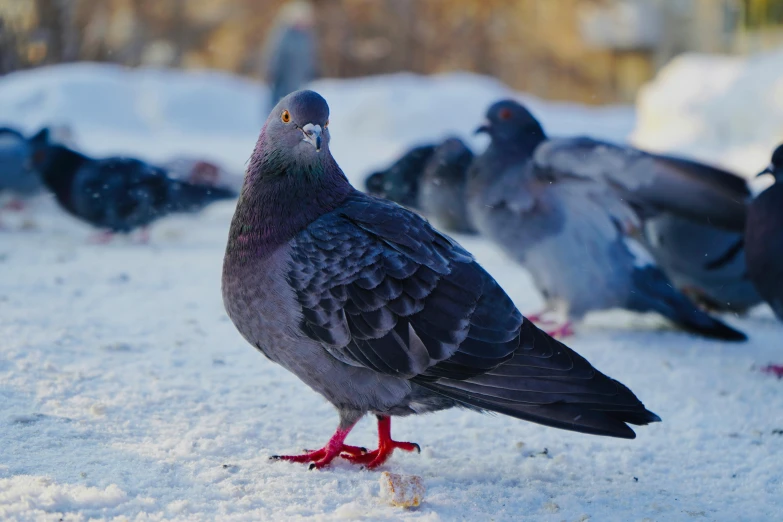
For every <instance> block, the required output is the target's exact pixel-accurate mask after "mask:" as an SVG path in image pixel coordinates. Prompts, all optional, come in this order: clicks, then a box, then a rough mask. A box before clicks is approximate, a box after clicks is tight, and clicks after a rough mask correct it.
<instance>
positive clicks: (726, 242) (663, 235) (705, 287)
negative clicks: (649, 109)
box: [631, 155, 761, 313]
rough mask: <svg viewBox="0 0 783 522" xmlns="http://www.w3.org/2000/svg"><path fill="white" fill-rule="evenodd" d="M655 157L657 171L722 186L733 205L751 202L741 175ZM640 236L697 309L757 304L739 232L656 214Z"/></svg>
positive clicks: (735, 309) (742, 309)
mask: <svg viewBox="0 0 783 522" xmlns="http://www.w3.org/2000/svg"><path fill="white" fill-rule="evenodd" d="M654 157H655V159H656V162H657V164H658V165H661V168H666V169H668V170H670V171H672V172H679V173H680V174H681V175H682V176H694V177H701V178H702V179H703V180H704V181H705V182H707V183H711V184H718V185H720V186H722V187H723V190H724V191H725V192H726V194H727V195H729V197H732V198H733V199H734V200H735V201H738V202H745V201H748V200H749V199H750V189H749V188H748V184H747V182H746V181H745V179H744V178H742V177H740V176H737V175H735V174H732V173H730V172H727V171H725V170H722V169H719V168H716V167H713V166H710V165H705V164H703V163H698V162H695V161H692V160H688V159H685V158H678V157H674V156H663V155H655V156H654ZM631 173H633V169H631ZM640 174H641V175H644V173H643V172H640ZM732 194H733V195H732ZM644 236H645V239H646V240H647V243H646V244H647V246H648V248H649V249H650V253H651V254H652V255H653V257H655V260H656V261H657V262H658V264H659V265H660V267H661V268H662V269H663V270H664V272H666V274H667V275H668V276H669V277H670V278H671V280H672V283H674V285H675V286H676V287H677V288H678V289H680V290H681V291H682V292H683V293H685V294H686V295H687V296H688V297H690V298H691V299H693V300H694V301H696V302H697V303H699V304H700V305H702V307H704V308H707V309H711V310H719V311H729V312H735V313H745V312H746V311H747V310H748V309H749V308H751V307H753V306H755V305H757V304H759V303H760V302H761V296H760V295H759V294H758V292H757V291H756V289H755V287H754V286H753V283H752V282H751V281H750V278H749V276H748V270H747V266H746V264H745V243H744V229H743V230H741V231H737V230H736V229H727V228H722V227H717V226H715V225H714V224H713V223H712V222H711V221H710V220H709V219H702V220H695V219H693V218H684V217H680V216H678V215H676V214H672V213H661V214H660V215H658V216H656V217H653V218H650V219H648V220H646V222H645V225H644Z"/></svg>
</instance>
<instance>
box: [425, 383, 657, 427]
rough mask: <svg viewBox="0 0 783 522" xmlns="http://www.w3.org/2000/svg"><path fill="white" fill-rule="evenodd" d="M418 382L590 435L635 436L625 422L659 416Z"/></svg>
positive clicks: (467, 402) (474, 403)
mask: <svg viewBox="0 0 783 522" xmlns="http://www.w3.org/2000/svg"><path fill="white" fill-rule="evenodd" d="M420 384H421V385H422V386H424V387H425V388H429V389H430V391H433V392H435V393H437V394H439V395H443V396H444V397H448V398H450V399H452V400H454V401H456V402H457V403H460V404H462V405H464V406H466V407H469V408H474V409H475V408H479V409H481V410H487V411H493V412H497V413H502V414H504V415H508V416H510V417H514V418H517V419H522V420H526V421H530V422H535V423H537V424H543V425H544V426H551V427H553V428H560V429H564V430H570V431H578V432H580V433H588V434H591V435H603V436H607V437H618V438H621V439H634V438H636V433H634V431H633V430H632V429H631V428H630V427H629V426H628V424H635V425H639V426H643V425H646V424H650V423H652V422H660V420H661V419H660V417H658V416H657V415H656V414H654V413H653V412H651V411H648V410H646V409H645V408H644V407H643V406H640V407H637V408H634V407H623V406H620V405H617V406H614V407H612V406H607V405H605V404H600V403H599V404H589V403H588V404H571V403H567V402H553V403H549V404H530V403H524V402H514V401H511V400H502V399H498V398H496V397H490V396H483V395H477V394H475V393H467V392H464V391H461V390H458V389H455V388H451V387H450V386H448V385H443V384H444V383H442V382H435V383H420ZM618 384H619V383H618Z"/></svg>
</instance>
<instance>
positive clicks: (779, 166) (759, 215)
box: [745, 145, 783, 321]
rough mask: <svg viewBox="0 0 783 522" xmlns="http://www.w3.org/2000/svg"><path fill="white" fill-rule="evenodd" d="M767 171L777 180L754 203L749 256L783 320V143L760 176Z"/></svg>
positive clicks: (752, 275)
mask: <svg viewBox="0 0 783 522" xmlns="http://www.w3.org/2000/svg"><path fill="white" fill-rule="evenodd" d="M764 174H772V176H774V178H775V183H774V184H773V185H772V186H770V187H769V188H767V189H766V190H765V191H764V192H762V193H761V194H759V195H758V196H756V198H755V199H754V200H753V201H752V202H751V203H750V208H749V209H748V222H747V228H746V230H745V258H746V261H747V264H748V273H749V274H750V279H751V280H752V281H753V284H755V285H756V288H757V289H758V291H759V293H760V294H761V296H762V297H763V298H764V300H765V301H766V302H767V303H769V305H770V306H771V307H772V310H773V311H774V312H775V315H776V316H777V317H778V319H780V320H781V321H783V145H781V146H779V147H778V148H777V149H775V152H774V153H773V154H772V162H771V163H770V165H769V167H767V168H766V169H765V170H764V171H763V172H761V173H760V174H759V176H761V175H764Z"/></svg>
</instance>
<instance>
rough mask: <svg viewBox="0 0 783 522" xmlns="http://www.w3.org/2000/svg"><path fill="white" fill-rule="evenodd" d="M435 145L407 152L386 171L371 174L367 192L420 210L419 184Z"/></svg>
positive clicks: (419, 147) (415, 148)
mask: <svg viewBox="0 0 783 522" xmlns="http://www.w3.org/2000/svg"><path fill="white" fill-rule="evenodd" d="M435 148H436V146H435V145H431V144H428V145H421V146H418V147H414V148H412V149H411V150H409V151H408V152H406V153H405V154H404V155H403V156H402V157H401V158H400V159H398V160H397V161H395V162H394V164H393V165H392V166H391V167H389V168H388V169H386V170H383V171H379V172H375V173H373V174H370V176H369V177H368V178H367V180H366V181H365V182H364V183H365V186H366V188H367V192H368V193H369V194H372V195H373V196H379V197H382V198H385V199H388V200H390V201H394V202H395V203H399V204H400V205H403V206H406V207H408V208H412V209H414V210H421V209H420V208H419V182H420V180H421V176H422V173H423V172H424V168H425V167H426V165H427V162H428V161H429V160H430V158H432V155H433V154H434V153H435Z"/></svg>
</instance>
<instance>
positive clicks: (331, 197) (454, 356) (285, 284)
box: [223, 91, 660, 468]
mask: <svg viewBox="0 0 783 522" xmlns="http://www.w3.org/2000/svg"><path fill="white" fill-rule="evenodd" d="M328 124H329V107H328V105H327V104H326V101H325V100H324V99H323V98H322V97H321V96H320V95H318V94H317V93H315V92H312V91H298V92H296V93H292V94H291V95H288V96H286V97H285V98H284V99H283V100H281V101H280V103H278V105H277V106H276V107H275V108H274V109H273V110H272V113H271V114H270V115H269V118H268V119H267V121H266V124H265V125H264V128H263V129H262V131H261V134H260V136H259V139H258V143H257V144H256V148H255V150H254V151H253V155H252V157H251V159H250V162H249V166H248V169H247V174H246V176H245V184H244V186H243V188H242V193H241V195H240V198H239V203H238V206H237V209H236V213H235V214H234V218H233V220H232V223H231V229H230V232H229V237H228V243H227V247H226V255H225V260H224V264H223V300H224V303H225V307H226V310H227V312H228V315H229V317H230V318H231V320H232V321H233V322H234V324H235V326H236V327H237V329H238V330H239V332H240V333H241V334H242V336H243V337H244V338H245V339H246V340H247V341H248V342H249V343H250V344H251V345H253V346H254V347H256V348H257V349H258V350H259V351H261V353H263V354H264V355H265V356H266V357H267V358H269V359H270V360H271V361H273V362H276V363H278V364H280V365H282V366H283V367H284V368H286V369H287V370H289V371H290V372H292V373H293V374H295V375H296V376H297V377H299V378H300V379H301V380H302V381H304V382H305V383H306V384H307V385H309V386H310V387H311V388H313V390H315V391H317V392H318V393H320V394H321V395H323V396H324V397H325V398H326V399H327V400H328V401H329V402H331V403H332V404H333V405H334V406H335V407H336V408H337V410H338V412H339V416H340V422H339V425H338V428H337V431H336V432H335V434H334V435H333V436H332V437H331V439H330V440H329V442H328V443H327V444H326V445H325V446H324V447H323V448H322V449H320V450H317V451H313V452H308V453H305V454H303V455H294V456H283V457H276V458H279V459H284V460H288V461H294V462H310V463H311V468H313V467H315V468H321V467H323V466H326V465H328V464H329V463H330V462H331V461H332V460H333V459H334V458H335V457H337V456H341V457H343V458H345V459H347V460H349V461H351V462H354V463H361V464H365V465H366V466H367V467H368V468H374V467H377V466H379V465H381V464H382V463H383V462H385V461H386V460H387V459H388V457H389V456H390V455H391V453H392V452H393V451H394V449H395V448H399V449H403V450H407V451H412V450H416V449H418V445H416V444H412V443H405V442H397V441H394V440H392V438H391V431H390V429H391V427H390V424H391V421H390V417H391V416H405V415H412V414H419V413H428V412H433V411H437V410H442V409H446V408H451V407H455V406H459V407H464V408H469V409H472V410H476V411H494V412H499V413H503V414H506V415H510V416H512V417H516V418H519V419H525V420H529V421H533V422H537V423H540V424H545V425H548V426H553V427H557V428H562V429H568V430H573V431H580V432H584V433H591V434H597V435H607V436H614V437H623V438H633V437H634V436H635V434H634V432H633V431H632V430H631V429H630V428H629V427H628V426H627V424H626V423H630V424H639V425H644V424H648V423H650V422H656V421H659V420H660V419H659V418H658V416H656V415H655V414H654V413H651V412H650V411H648V410H646V409H645V407H644V406H643V405H642V403H641V402H640V401H639V400H638V399H637V398H636V397H635V396H634V394H633V393H632V392H631V391H630V390H629V389H628V388H626V387H625V386H623V385H622V384H620V383H619V382H617V381H614V380H612V379H610V378H608V377H606V376H605V375H603V374H602V373H600V372H599V371H598V370H596V369H595V368H593V367H592V366H591V365H590V364H589V363H588V362H587V361H586V360H585V359H583V358H582V357H580V356H579V355H578V354H576V353H575V352H573V351H572V350H570V349H569V348H568V347H566V346H565V345H563V344H561V343H560V342H558V341H556V340H554V339H552V338H550V337H549V336H547V335H546V334H545V333H544V332H542V331H540V330H539V329H537V328H536V327H535V326H534V325H533V324H532V323H531V322H530V321H528V320H526V319H525V318H524V317H522V315H521V314H520V313H519V311H517V309H516V308H515V306H514V304H513V303H512V301H511V299H510V298H509V297H508V296H507V295H506V294H505V293H504V292H503V290H502V289H501V288H500V287H499V286H498V284H497V283H496V282H495V281H494V279H492V277H491V276H490V275H489V274H488V273H487V272H485V271H484V270H483V269H482V268H481V266H479V265H478V263H476V261H475V260H474V259H473V257H472V256H471V255H470V254H469V253H468V252H467V251H465V250H464V249H463V248H462V247H460V246H459V245H458V244H457V243H456V242H455V241H453V240H452V239H450V238H449V237H447V236H445V235H443V234H441V233H439V232H438V231H437V230H435V229H434V228H432V227H431V226H430V225H429V223H428V222H427V221H425V220H424V219H423V218H421V217H420V216H418V215H417V214H415V213H414V212H411V211H409V210H407V209H405V208H403V207H401V206H399V205H397V204H395V203H393V202H389V201H386V200H383V199H379V198H376V197H373V196H370V195H367V194H364V193H362V192H359V191H357V190H356V189H354V188H353V187H352V186H351V185H350V184H349V182H348V180H347V179H346V177H345V175H344V174H343V172H342V170H340V167H339V166H338V165H337V163H336V162H335V160H334V158H333V157H332V155H331V153H330V151H329V129H328ZM367 413H373V414H374V415H376V416H377V418H378V438H379V447H378V449H377V450H374V451H370V452H366V451H365V450H363V449H362V448H358V447H355V446H347V445H345V439H346V437H347V435H348V433H349V432H350V431H351V429H352V428H353V426H354V425H355V424H356V422H358V421H359V419H361V418H362V417H363V416H364V415H365V414H367Z"/></svg>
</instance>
